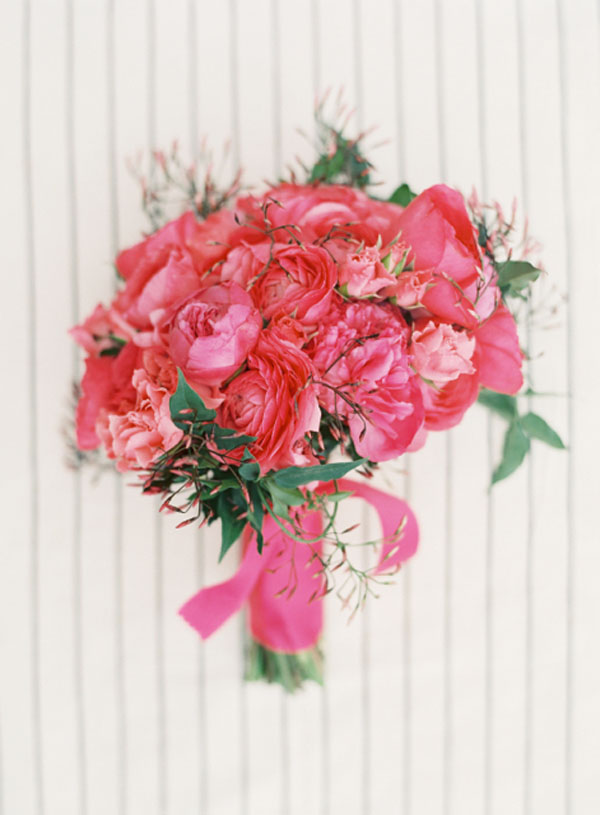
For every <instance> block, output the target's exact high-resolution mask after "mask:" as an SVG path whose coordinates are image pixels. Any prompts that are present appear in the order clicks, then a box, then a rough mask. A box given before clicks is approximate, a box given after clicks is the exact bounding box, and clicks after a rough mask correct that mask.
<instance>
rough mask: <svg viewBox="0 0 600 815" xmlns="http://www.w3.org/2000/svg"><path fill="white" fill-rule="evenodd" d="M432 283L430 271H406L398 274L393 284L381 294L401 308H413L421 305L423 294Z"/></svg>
mask: <svg viewBox="0 0 600 815" xmlns="http://www.w3.org/2000/svg"><path fill="white" fill-rule="evenodd" d="M433 282H434V278H433V272H432V270H431V269H422V270H420V271H414V270H412V269H406V270H405V271H402V272H400V274H399V275H398V277H397V278H396V279H395V280H394V283H393V284H392V285H391V286H389V287H387V288H385V289H384V290H383V292H382V294H383V295H384V296H385V297H391V298H393V299H394V301H395V302H396V304H397V305H399V306H401V307H402V308H415V307H416V306H419V305H421V304H422V303H423V298H424V297H425V293H426V292H427V290H428V289H429V288H430V287H431V286H432V284H433Z"/></svg>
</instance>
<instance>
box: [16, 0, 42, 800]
mask: <svg viewBox="0 0 600 815" xmlns="http://www.w3.org/2000/svg"><path fill="white" fill-rule="evenodd" d="M21 36H22V60H23V62H22V83H23V84H22V96H21V103H22V109H21V121H22V132H23V199H24V205H25V206H24V218H25V258H26V275H27V310H28V312H29V314H28V326H27V328H28V333H29V360H28V363H29V366H28V367H29V371H28V373H29V379H28V386H29V387H28V390H29V394H28V402H29V411H30V412H29V428H28V431H29V450H28V454H29V495H30V504H29V508H28V509H29V517H30V524H31V531H30V541H29V559H30V565H29V591H30V597H29V602H30V608H29V613H30V631H29V645H30V662H31V717H32V733H31V736H32V775H33V784H34V787H35V789H34V802H35V812H36V815H43V813H44V809H45V806H44V805H45V799H44V771H43V757H42V721H41V687H40V606H39V582H40V578H39V509H38V491H39V473H38V466H39V462H38V422H37V411H38V404H37V403H38V392H37V313H36V258H35V248H34V234H35V222H34V211H33V178H32V157H31V4H30V2H29V0H24V2H23V18H22V31H21Z"/></svg>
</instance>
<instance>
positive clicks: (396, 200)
mask: <svg viewBox="0 0 600 815" xmlns="http://www.w3.org/2000/svg"><path fill="white" fill-rule="evenodd" d="M416 197H417V193H416V192H413V191H412V190H411V188H410V187H409V186H408V184H406V183H404V184H400V186H399V187H397V188H396V189H395V190H394V192H393V193H392V194H391V195H390V197H389V198H388V201H391V203H392V204H400V206H401V207H407V206H408V205H409V204H410V202H411V201H412V200H413V198H416Z"/></svg>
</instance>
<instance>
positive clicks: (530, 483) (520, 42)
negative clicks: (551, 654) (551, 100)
mask: <svg viewBox="0 0 600 815" xmlns="http://www.w3.org/2000/svg"><path fill="white" fill-rule="evenodd" d="M516 21H517V77H518V81H517V98H518V103H519V154H520V165H521V166H520V170H521V195H522V203H523V213H524V215H525V216H526V215H527V213H528V211H529V185H528V183H527V178H528V174H527V113H526V110H527V106H526V98H525V43H524V36H525V33H524V29H523V26H524V23H523V8H522V0H516ZM530 297H531V295H530ZM526 315H527V317H526V319H527V322H526V342H527V355H528V357H529V360H528V363H527V377H528V385H529V387H530V388H533V376H532V374H533V332H532V327H531V318H532V304H531V300H528V302H527V311H526ZM532 402H533V400H532V398H531V396H528V397H527V409H528V410H531V409H532V407H533V404H532ZM534 486H535V461H534V450H533V448H532V449H530V450H529V454H528V456H527V518H526V522H525V523H526V541H525V547H526V549H525V676H524V685H525V687H524V701H525V721H524V732H523V813H524V815H528V813H529V812H531V806H532V765H533V724H534V722H533V712H534V709H533V687H534V686H533V679H534V675H533V670H534V664H535V661H534V639H533V592H534V584H533V566H534V540H533V530H534V522H535V513H534V496H535V489H534Z"/></svg>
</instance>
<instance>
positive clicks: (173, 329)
mask: <svg viewBox="0 0 600 815" xmlns="http://www.w3.org/2000/svg"><path fill="white" fill-rule="evenodd" d="M261 328H262V320H261V317H260V314H259V313H258V311H257V310H256V308H255V307H254V305H253V303H252V300H251V298H250V296H249V295H248V294H247V293H246V292H245V291H244V290H243V289H242V288H241V287H240V286H238V285H237V283H223V284H222V285H220V286H211V287H210V288H208V289H204V290H203V291H202V292H201V293H200V294H198V295H196V296H194V297H192V298H191V299H189V300H188V301H187V302H186V303H185V304H184V305H182V306H181V307H180V308H179V309H178V310H177V311H176V312H175V314H174V315H173V317H172V319H171V320H170V331H169V351H170V354H171V357H172V359H173V362H174V363H175V365H177V367H179V368H181V369H182V371H183V373H184V375H185V377H186V379H187V380H188V382H189V383H190V384H191V385H194V386H195V385H213V386H218V385H221V384H222V383H223V382H224V381H225V380H226V379H227V378H228V377H230V376H231V375H232V374H234V373H235V372H236V371H237V370H238V368H239V367H240V365H242V364H243V363H244V362H245V360H246V358H247V356H248V354H249V352H250V351H251V350H252V349H253V348H254V346H255V345H256V341H257V339H258V335H259V334H260V331H261Z"/></svg>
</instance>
